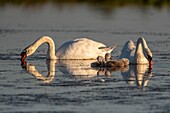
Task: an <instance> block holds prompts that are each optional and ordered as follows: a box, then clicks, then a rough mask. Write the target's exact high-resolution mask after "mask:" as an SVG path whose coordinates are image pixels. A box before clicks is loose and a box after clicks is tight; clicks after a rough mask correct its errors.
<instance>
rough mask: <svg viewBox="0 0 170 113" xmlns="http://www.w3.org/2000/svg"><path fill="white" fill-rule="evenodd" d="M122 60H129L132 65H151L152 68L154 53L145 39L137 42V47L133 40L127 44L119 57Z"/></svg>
mask: <svg viewBox="0 0 170 113" xmlns="http://www.w3.org/2000/svg"><path fill="white" fill-rule="evenodd" d="M121 58H127V59H129V61H130V64H149V67H150V68H151V67H152V52H151V51H150V49H149V48H148V46H147V43H146V41H145V39H144V38H143V37H140V38H139V39H138V40H137V43H136V46H135V44H134V43H133V41H131V40H130V41H128V42H126V43H125V45H124V47H123V49H122V51H121V55H120V56H119V59H121Z"/></svg>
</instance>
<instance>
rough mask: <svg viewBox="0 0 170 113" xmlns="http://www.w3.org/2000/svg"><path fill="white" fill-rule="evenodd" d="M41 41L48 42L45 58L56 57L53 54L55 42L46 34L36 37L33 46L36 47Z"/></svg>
mask: <svg viewBox="0 0 170 113" xmlns="http://www.w3.org/2000/svg"><path fill="white" fill-rule="evenodd" d="M43 43H47V44H48V50H47V59H57V58H56V56H55V44H54V41H53V40H52V39H51V38H50V37H48V36H43V37H42V38H40V39H38V40H37V41H36V42H35V43H34V44H33V46H35V48H36V49H37V48H38V47H39V46H40V45H42V44H43Z"/></svg>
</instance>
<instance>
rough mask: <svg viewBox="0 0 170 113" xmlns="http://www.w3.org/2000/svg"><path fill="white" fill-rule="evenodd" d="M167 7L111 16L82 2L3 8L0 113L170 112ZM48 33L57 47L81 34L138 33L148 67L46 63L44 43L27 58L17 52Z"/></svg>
mask: <svg viewBox="0 0 170 113" xmlns="http://www.w3.org/2000/svg"><path fill="white" fill-rule="evenodd" d="M169 10H170V9H169V8H168V7H162V8H160V9H157V8H155V7H151V6H150V7H135V6H125V7H116V8H112V9H110V10H109V11H108V10H104V9H102V8H94V7H92V6H90V5H87V4H81V5H80V4H77V5H76V4H74V5H62V6H61V7H59V6H55V5H52V4H50V3H49V4H46V5H43V6H36V7H35V6H34V7H22V6H15V5H5V6H3V7H0V15H1V18H0V62H1V65H0V110H1V112H11V113H17V112H59V113H60V112H68V113H90V112H91V113H92V112H93V113H94V112H97V113H103V112H107V113H112V112H115V113H124V112H127V113H136V112H138V113H144V112H146V113H162V112H165V113H168V112H169V111H170V106H169V104H170V96H169V95H170V89H169V87H170V86H169V80H170V78H169V73H170V69H169V66H170V61H169V59H170V47H169V46H170V32H169V30H170V29H169V27H170V20H169V18H170V13H169ZM43 35H49V36H51V37H52V38H53V39H54V42H55V44H56V47H59V46H60V45H61V44H62V43H64V42H66V41H68V40H72V39H75V38H79V37H89V38H91V39H93V40H96V41H100V42H102V43H105V44H106V45H108V46H111V45H113V44H116V45H117V48H116V49H115V50H114V51H113V52H112V57H113V58H117V56H118V55H119V54H120V51H121V49H122V47H123V45H124V43H125V42H126V41H128V40H130V39H131V40H133V41H136V40H137V39H138V37H140V36H143V37H145V38H146V40H147V42H148V46H149V47H150V49H151V51H152V53H153V63H154V64H153V69H152V70H151V71H150V70H148V68H147V66H128V67H126V68H123V69H120V68H116V69H103V68H101V69H100V68H91V67H90V63H91V62H92V61H46V60H45V54H46V50H47V49H46V48H47V45H45V44H44V45H42V46H41V47H40V48H39V49H38V51H37V52H36V53H35V54H33V55H32V56H31V57H29V58H28V59H26V61H27V65H26V66H25V67H22V66H21V62H20V60H19V58H20V53H21V52H22V50H23V49H24V48H25V47H26V46H28V45H29V44H31V43H32V42H34V41H35V40H36V39H37V38H39V37H41V36H43Z"/></svg>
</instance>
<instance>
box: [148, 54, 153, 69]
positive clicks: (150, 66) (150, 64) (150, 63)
mask: <svg viewBox="0 0 170 113" xmlns="http://www.w3.org/2000/svg"><path fill="white" fill-rule="evenodd" d="M148 61H149V69H152V65H153V62H152V57H150V56H149V55H148Z"/></svg>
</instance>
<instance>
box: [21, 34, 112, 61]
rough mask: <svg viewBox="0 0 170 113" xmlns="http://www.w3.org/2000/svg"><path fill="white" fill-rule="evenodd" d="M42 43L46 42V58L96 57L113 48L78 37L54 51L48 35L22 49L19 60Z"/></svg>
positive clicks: (53, 45) (109, 51) (31, 52)
mask: <svg viewBox="0 0 170 113" xmlns="http://www.w3.org/2000/svg"><path fill="white" fill-rule="evenodd" d="M43 43H47V44H48V50H47V59H96V58H97V57H98V56H103V57H104V55H105V54H106V53H111V51H112V50H113V49H114V48H115V46H113V47H106V45H104V44H102V43H99V42H96V41H93V40H90V39H87V38H79V39H75V40H72V41H68V42H66V43H64V44H63V45H61V47H59V48H58V49H57V51H56V53H55V44H54V41H53V40H52V39H51V38H50V37H49V36H43V37H41V38H39V39H38V40H36V41H35V42H34V43H33V44H31V45H29V46H28V47H26V48H25V49H24V50H23V52H22V53H21V60H22V61H24V59H25V58H26V57H28V56H30V55H32V54H33V53H34V52H35V51H36V49H37V48H38V47H39V46H40V45H41V44H43Z"/></svg>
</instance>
